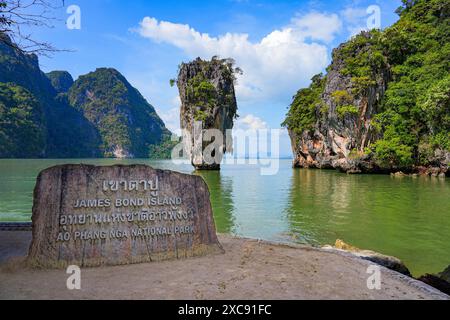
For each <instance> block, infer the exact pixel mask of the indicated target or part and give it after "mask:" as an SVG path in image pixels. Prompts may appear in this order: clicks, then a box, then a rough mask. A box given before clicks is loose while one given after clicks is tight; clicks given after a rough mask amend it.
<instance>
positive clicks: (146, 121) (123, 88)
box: [68, 68, 170, 158]
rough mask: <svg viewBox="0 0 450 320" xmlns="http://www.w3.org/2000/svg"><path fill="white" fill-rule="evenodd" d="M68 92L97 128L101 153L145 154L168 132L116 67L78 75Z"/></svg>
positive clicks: (73, 102) (72, 102) (144, 156)
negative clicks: (100, 141) (100, 142)
mask: <svg viewBox="0 0 450 320" xmlns="http://www.w3.org/2000/svg"><path fill="white" fill-rule="evenodd" d="M68 96H69V102H70V104H71V105H72V106H74V107H75V108H76V109H77V110H79V111H80V112H82V113H83V115H84V116H85V117H86V119H88V120H89V122H90V123H91V124H92V125H94V126H95V127H96V128H97V129H98V131H99V133H100V136H101V140H102V145H101V152H102V153H103V155H104V156H105V157H113V156H127V157H128V156H131V157H143V158H146V157H148V154H149V148H150V146H151V145H154V144H159V143H161V142H162V140H163V138H164V136H166V135H168V134H169V133H170V132H169V131H168V130H167V129H166V128H165V126H164V123H163V122H162V120H161V119H160V118H159V116H158V115H157V114H156V111H155V109H154V108H153V107H152V106H151V105H150V104H148V103H147V101H146V100H145V99H144V97H142V95H141V94H140V93H139V91H137V90H136V89H135V88H133V87H132V86H131V85H130V84H129V83H128V81H127V80H126V79H125V77H123V76H122V75H121V74H120V73H119V72H118V71H117V70H114V69H108V68H100V69H97V70H96V71H95V72H91V73H89V74H87V75H84V76H81V77H80V78H79V79H78V80H77V81H75V83H74V84H73V85H72V87H71V88H70V90H69V93H68Z"/></svg>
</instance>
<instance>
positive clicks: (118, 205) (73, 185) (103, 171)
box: [28, 165, 223, 267]
mask: <svg viewBox="0 0 450 320" xmlns="http://www.w3.org/2000/svg"><path fill="white" fill-rule="evenodd" d="M32 221H33V224H32V225H33V240H32V243H31V246H30V250H29V256H28V260H29V262H30V263H32V264H33V265H37V266H41V267H65V266H67V265H78V266H84V267H92V266H100V265H119V264H131V263H140V262H151V261H161V260H167V259H181V258H188V257H193V256H200V255H205V254H209V253H222V252H223V249H222V247H221V246H220V244H219V241H218V239H217V235H216V230H215V226H214V218H213V215H212V209H211V203H210V199H209V191H208V187H207V185H206V183H205V182H204V181H203V179H202V178H201V177H199V176H192V175H186V174H181V173H177V172H172V171H163V170H156V169H153V168H151V167H148V166H145V165H132V166H111V167H96V166H88V165H63V166H56V167H52V168H49V169H46V170H44V171H42V172H41V173H40V174H39V177H38V179H37V183H36V187H35V190H34V204H33V217H32Z"/></svg>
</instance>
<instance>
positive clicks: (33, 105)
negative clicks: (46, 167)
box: [0, 34, 98, 158]
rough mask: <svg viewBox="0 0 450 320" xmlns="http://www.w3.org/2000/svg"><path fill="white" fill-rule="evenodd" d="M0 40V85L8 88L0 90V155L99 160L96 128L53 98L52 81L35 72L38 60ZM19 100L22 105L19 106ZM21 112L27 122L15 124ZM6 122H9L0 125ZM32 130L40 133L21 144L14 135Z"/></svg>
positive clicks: (37, 68)
mask: <svg viewBox="0 0 450 320" xmlns="http://www.w3.org/2000/svg"><path fill="white" fill-rule="evenodd" d="M0 36H1V37H3V38H4V41H2V42H0V83H2V84H3V85H4V87H9V88H4V89H5V90H2V91H1V92H0V96H1V97H0V100H2V101H3V110H4V113H1V114H0V132H3V135H2V140H3V142H4V148H3V151H2V152H1V154H0V157H2V158H17V157H21V158H22V157H23V158H37V157H39V158H40V157H44V158H65V157H96V156H98V151H97V148H96V145H98V138H97V134H96V131H95V129H94V128H93V127H92V126H91V125H90V124H89V122H88V121H87V120H86V119H85V118H84V117H83V115H82V114H81V113H80V112H78V111H77V110H75V109H74V108H72V107H71V106H70V105H69V104H68V102H67V99H65V98H64V97H62V96H58V95H57V93H58V92H57V90H56V89H55V88H54V87H53V86H52V83H51V81H50V80H49V79H48V78H47V76H46V75H45V74H44V73H43V72H42V71H41V70H40V68H39V62H38V58H37V56H36V55H33V54H31V55H29V54H24V53H23V52H20V51H19V50H16V49H14V48H13V46H12V45H8V44H10V43H11V40H10V39H9V38H8V37H7V36H6V35H2V34H0ZM24 101H25V102H26V106H25V105H24V104H21V103H24ZM20 108H22V109H23V110H22V114H20V116H21V117H22V120H24V118H23V117H25V118H26V119H27V120H26V121H19V118H18V116H19V114H14V112H16V110H17V109H20ZM16 113H17V112H16ZM41 113H42V114H43V116H42V117H41V116H40V114H41ZM38 115H39V116H38ZM6 118H9V119H10V120H9V121H4V120H5V119H6ZM14 119H15V120H14ZM13 120H14V121H13ZM11 121H13V122H11ZM30 121H31V122H32V123H33V124H31V123H30ZM31 128H34V129H33V130H34V132H35V133H37V132H39V134H36V135H30V137H29V139H26V138H25V140H21V139H20V138H19V136H20V133H19V132H20V131H23V132H30V130H31ZM36 130H38V131H36ZM38 137H39V138H38ZM42 137H43V138H42ZM18 139H19V140H18ZM5 146H9V147H5Z"/></svg>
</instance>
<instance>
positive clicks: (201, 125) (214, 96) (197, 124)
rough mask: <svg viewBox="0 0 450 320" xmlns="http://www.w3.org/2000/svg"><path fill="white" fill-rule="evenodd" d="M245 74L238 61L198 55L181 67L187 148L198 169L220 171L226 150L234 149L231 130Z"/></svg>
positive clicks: (184, 136)
mask: <svg viewBox="0 0 450 320" xmlns="http://www.w3.org/2000/svg"><path fill="white" fill-rule="evenodd" d="M241 73H242V71H241V70H240V69H239V68H235V67H234V60H232V59H219V58H217V57H213V58H212V59H211V61H204V60H202V59H200V58H197V59H195V60H194V61H192V62H189V63H183V64H181V66H180V68H179V74H178V79H177V80H176V83H177V86H178V89H179V92H180V99H181V112H180V116H181V128H182V130H183V141H184V151H185V155H186V156H187V157H188V158H189V159H190V160H191V163H192V165H193V166H194V167H195V168H196V169H197V170H220V162H221V161H222V157H223V155H224V153H225V152H231V151H232V141H231V134H228V135H227V130H231V129H233V122H234V120H235V119H236V118H237V102H236V95H235V90H234V85H235V82H236V74H241ZM173 81H174V80H173Z"/></svg>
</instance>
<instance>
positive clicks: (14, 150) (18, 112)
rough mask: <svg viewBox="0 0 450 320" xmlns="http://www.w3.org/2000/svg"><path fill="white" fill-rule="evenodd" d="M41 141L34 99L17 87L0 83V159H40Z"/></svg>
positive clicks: (40, 119)
mask: <svg viewBox="0 0 450 320" xmlns="http://www.w3.org/2000/svg"><path fill="white" fill-rule="evenodd" d="M45 138H46V130H45V122H44V114H43V110H42V107H41V105H40V104H39V102H38V101H37V99H36V98H35V97H34V96H33V95H32V94H31V93H30V92H28V91H27V90H25V89H24V88H22V87H20V86H17V85H14V84H12V83H6V84H4V83H0V158H21V157H34V158H39V157H42V156H43V154H44V150H45Z"/></svg>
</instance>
